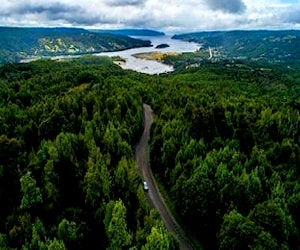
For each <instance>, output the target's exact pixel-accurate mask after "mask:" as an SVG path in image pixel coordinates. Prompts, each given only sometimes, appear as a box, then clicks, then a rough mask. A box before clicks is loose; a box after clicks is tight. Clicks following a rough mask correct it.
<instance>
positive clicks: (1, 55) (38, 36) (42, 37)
mask: <svg viewBox="0 0 300 250" xmlns="http://www.w3.org/2000/svg"><path fill="white" fill-rule="evenodd" d="M0 37H1V39H0V65H1V64H4V63H8V62H19V61H20V60H22V59H28V58H31V57H42V56H59V55H79V54H88V53H96V52H105V51H116V50H124V49H129V48H135V47H144V46H150V41H144V40H139V39H133V38H131V37H128V36H123V35H119V34H108V33H102V34H97V33H95V32H90V31H88V30H85V29H79V28H13V27H0Z"/></svg>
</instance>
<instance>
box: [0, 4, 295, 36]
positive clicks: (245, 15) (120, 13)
mask: <svg viewBox="0 0 300 250" xmlns="http://www.w3.org/2000/svg"><path fill="white" fill-rule="evenodd" d="M0 26H72V27H73V26H74V27H86V28H92V27H93V28H125V27H126V28H127V27H133V28H152V29H158V30H162V31H165V32H167V33H176V32H177V33H178V32H188V31H197V30H216V29H217V30H220V29H261V28H268V29H281V28H283V29H287V28H293V29H299V28H300V0H75V1H74V0H60V1H59V0H1V4H0Z"/></svg>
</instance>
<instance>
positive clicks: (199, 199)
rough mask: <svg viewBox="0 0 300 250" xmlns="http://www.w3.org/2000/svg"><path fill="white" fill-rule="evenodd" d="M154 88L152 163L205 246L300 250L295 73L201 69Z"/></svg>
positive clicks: (299, 120) (298, 81)
mask: <svg viewBox="0 0 300 250" xmlns="http://www.w3.org/2000/svg"><path fill="white" fill-rule="evenodd" d="M155 89H157V91H158V92H159V93H161V94H160V95H158V98H157V99H156V100H155V102H153V104H152V108H153V110H154V113H155V114H156V117H155V119H154V124H153V125H152V142H151V152H150V156H151V166H152V169H153V171H154V172H155V173H156V175H157V177H158V179H159V181H160V182H161V183H163V185H164V188H165V189H166V190H167V193H168V194H169V200H170V201H172V202H173V206H174V209H173V210H174V211H176V212H177V215H178V217H179V218H180V220H181V221H182V224H183V225H185V226H186V229H187V230H190V232H191V234H193V235H194V237H195V238H196V239H199V240H200V242H201V243H202V244H203V246H204V249H299V247H300V240H299V239H300V237H299V229H300V217H299V209H300V189H299V188H300V185H299V178H300V172H299V166H300V148H299V143H300V129H299V128H300V115H299V111H300V98H299V97H300V95H299V93H300V91H299V90H300V75H299V73H298V72H297V71H286V70H282V69H281V68H276V67H274V66H267V65H265V68H260V67H256V68H255V67H250V66H249V65H244V67H242V66H241V65H231V67H229V66H228V65H226V66H222V65H220V64H203V65H202V66H201V67H198V68H194V69H189V70H182V71H181V72H177V73H174V74H171V75H169V76H168V77H166V78H165V81H163V82H160V83H159V84H157V85H156V86H155Z"/></svg>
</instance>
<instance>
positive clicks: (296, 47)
mask: <svg viewBox="0 0 300 250" xmlns="http://www.w3.org/2000/svg"><path fill="white" fill-rule="evenodd" d="M173 38H174V39H181V40H184V41H190V42H197V43H200V44H201V45H202V49H209V48H210V50H211V55H212V59H213V60H222V59H240V60H252V61H260V60H262V61H268V62H270V63H274V64H283V63H285V64H286V65H287V66H289V65H291V66H298V67H299V63H300V31H298V30H280V31H271V30H257V31H212V32H196V33H188V34H181V35H175V36H173Z"/></svg>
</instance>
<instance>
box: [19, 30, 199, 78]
mask: <svg viewBox="0 0 300 250" xmlns="http://www.w3.org/2000/svg"><path fill="white" fill-rule="evenodd" d="M135 38H138V39H144V40H150V41H151V42H152V45H153V47H142V48H135V49H128V50H123V51H115V52H102V53H96V54H94V55H96V56H110V57H112V56H119V57H122V58H124V59H125V60H126V62H125V63H122V64H120V67H122V68H123V69H131V70H135V71H138V72H142V73H147V74H161V73H166V72H171V71H173V70H174V69H173V67H172V66H169V65H166V64H163V63H160V62H157V61H152V60H146V59H141V58H135V57H133V56H132V55H134V54H137V53H147V52H152V51H161V52H178V53H180V52H194V51H196V50H197V49H198V48H199V47H200V46H199V44H197V43H189V42H184V41H180V40H174V39H171V37H169V36H161V37H135ZM163 43H166V44H168V45H169V46H170V47H168V48H163V49H155V47H156V46H157V45H159V44H163ZM80 56H81V55H77V56H55V57H52V59H53V60H59V59H64V58H77V57H80ZM36 59H38V58H30V59H26V60H22V62H24V63H26V62H30V61H33V60H36Z"/></svg>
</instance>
